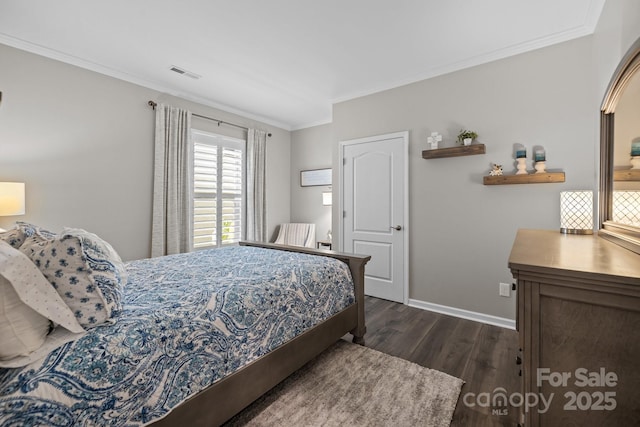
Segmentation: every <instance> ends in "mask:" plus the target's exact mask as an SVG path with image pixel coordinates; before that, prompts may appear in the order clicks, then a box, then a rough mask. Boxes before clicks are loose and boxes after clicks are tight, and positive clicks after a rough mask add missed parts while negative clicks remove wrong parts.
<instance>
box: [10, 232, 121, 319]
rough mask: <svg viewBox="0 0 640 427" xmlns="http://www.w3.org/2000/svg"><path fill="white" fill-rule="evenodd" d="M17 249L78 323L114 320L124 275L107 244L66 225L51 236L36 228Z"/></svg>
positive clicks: (117, 310) (117, 258) (117, 311)
mask: <svg viewBox="0 0 640 427" xmlns="http://www.w3.org/2000/svg"><path fill="white" fill-rule="evenodd" d="M20 250H21V251H22V252H24V253H25V254H26V255H27V256H28V257H29V258H30V259H31V261H33V263H34V264H35V265H36V266H37V267H38V268H39V269H40V271H41V272H42V274H43V275H44V276H45V277H46V278H47V280H49V282H50V283H51V284H52V285H53V287H54V288H56V290H57V291H58V294H59V295H60V296H61V297H62V299H63V300H64V302H65V303H66V304H67V305H68V306H69V308H70V309H71V310H72V311H73V313H74V314H75V316H76V318H77V319H78V322H79V323H80V324H81V325H82V326H84V327H85V328H92V327H95V326H97V325H100V324H102V323H107V322H108V323H115V318H116V317H117V315H118V313H119V312H120V310H121V309H122V288H123V286H124V284H125V283H126V275H125V269H124V264H123V263H122V260H121V259H120V257H119V256H118V254H117V253H116V252H115V250H114V249H113V248H112V247H111V245H109V244H108V243H107V242H105V241H104V240H102V239H100V238H99V237H98V236H96V235H95V234H92V233H89V232H87V231H85V230H81V229H70V228H68V229H65V230H64V231H63V232H62V233H61V234H59V235H57V236H55V237H54V238H52V239H48V238H46V237H45V236H43V235H42V233H38V232H36V233H35V234H34V235H33V236H31V237H29V238H27V239H26V241H25V243H23V244H22V246H21V247H20Z"/></svg>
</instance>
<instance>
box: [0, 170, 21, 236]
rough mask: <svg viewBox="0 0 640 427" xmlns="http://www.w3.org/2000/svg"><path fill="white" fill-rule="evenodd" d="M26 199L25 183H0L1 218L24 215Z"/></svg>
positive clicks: (0, 229)
mask: <svg viewBox="0 0 640 427" xmlns="http://www.w3.org/2000/svg"><path fill="white" fill-rule="evenodd" d="M24 199H25V197H24V182H0V216H16V215H24V213H25V208H24V207H25V202H24ZM0 231H5V230H4V229H2V228H0Z"/></svg>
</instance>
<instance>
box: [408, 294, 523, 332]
mask: <svg viewBox="0 0 640 427" xmlns="http://www.w3.org/2000/svg"><path fill="white" fill-rule="evenodd" d="M407 305H408V306H409V307H415V308H421V309H422V310H427V311H433V312H436V313H440V314H447V315H449V316H454V317H460V318H462V319H467V320H473V321H475V322H480V323H486V324H488V325H494V326H500V327H502V328H507V329H514V330H515V329H516V322H515V320H511V319H506V318H504V317H498V316H492V315H490V314H484V313H477V312H475V311H469V310H463V309H461V308H455V307H449V306H446V305H440V304H434V303H432V302H426V301H420V300H417V299H409V302H408V304H407Z"/></svg>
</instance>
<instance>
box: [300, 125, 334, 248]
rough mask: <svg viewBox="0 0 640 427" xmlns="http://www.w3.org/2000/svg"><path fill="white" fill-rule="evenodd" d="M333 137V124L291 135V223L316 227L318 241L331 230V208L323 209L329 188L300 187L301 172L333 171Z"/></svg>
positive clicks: (325, 237) (325, 236) (325, 207)
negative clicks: (314, 170) (303, 223)
mask: <svg viewBox="0 0 640 427" xmlns="http://www.w3.org/2000/svg"><path fill="white" fill-rule="evenodd" d="M332 150H333V134H332V126H331V125H330V124H327V125H321V126H314V127H311V128H307V129H302V130H297V131H294V132H292V133H291V201H292V203H291V222H309V223H314V224H315V225H316V240H326V239H327V231H329V230H331V207H330V206H323V205H322V192H324V191H330V189H329V188H330V187H300V171H301V170H307V169H324V168H330V167H332V166H331V165H332V154H331V153H332Z"/></svg>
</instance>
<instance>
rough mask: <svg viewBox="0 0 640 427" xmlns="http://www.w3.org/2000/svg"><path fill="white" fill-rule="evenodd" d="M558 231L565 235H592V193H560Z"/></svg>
mask: <svg viewBox="0 0 640 427" xmlns="http://www.w3.org/2000/svg"><path fill="white" fill-rule="evenodd" d="M560 231H561V232H562V233H567V234H592V233H593V191H562V192H561V193H560Z"/></svg>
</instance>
